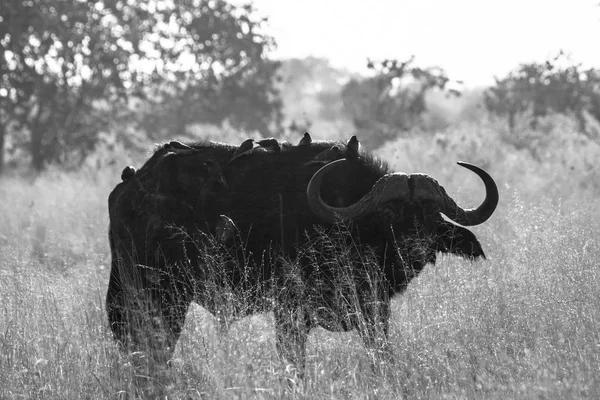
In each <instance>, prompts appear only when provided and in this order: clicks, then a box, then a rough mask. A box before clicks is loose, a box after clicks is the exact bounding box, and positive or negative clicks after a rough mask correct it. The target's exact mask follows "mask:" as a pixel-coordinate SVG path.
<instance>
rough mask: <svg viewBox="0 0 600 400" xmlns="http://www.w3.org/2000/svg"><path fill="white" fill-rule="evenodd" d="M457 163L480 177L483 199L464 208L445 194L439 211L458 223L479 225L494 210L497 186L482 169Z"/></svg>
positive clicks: (496, 200)
mask: <svg viewBox="0 0 600 400" xmlns="http://www.w3.org/2000/svg"><path fill="white" fill-rule="evenodd" d="M457 164H458V165H460V166H461V167H464V168H466V169H468V170H471V171H473V172H475V173H476V174H477V176H479V178H481V180H482V181H483V184H484V185H485V199H484V200H483V203H481V204H480V205H479V207H477V208H470V209H466V210H465V209H463V208H461V207H459V206H458V205H456V203H455V202H454V200H452V198H451V197H450V196H448V195H446V196H447V198H443V199H442V202H441V204H440V211H441V212H442V213H444V214H445V215H446V216H447V217H448V218H450V219H451V220H452V221H454V222H456V223H458V224H461V225H464V226H472V225H479V224H481V223H483V222H485V221H486V220H487V219H488V218H489V217H491V216H492V214H493V213H494V210H496V206H497V205H498V200H499V198H500V196H499V194H498V186H496V182H494V179H493V178H492V177H491V176H490V175H489V174H488V173H487V172H485V171H484V170H483V169H481V168H479V167H477V166H475V165H473V164H469V163H466V162H462V161H459V162H457Z"/></svg>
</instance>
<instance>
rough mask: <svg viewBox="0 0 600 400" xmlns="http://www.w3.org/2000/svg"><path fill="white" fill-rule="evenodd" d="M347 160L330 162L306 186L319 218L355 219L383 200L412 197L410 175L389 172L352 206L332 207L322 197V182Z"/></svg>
mask: <svg viewBox="0 0 600 400" xmlns="http://www.w3.org/2000/svg"><path fill="white" fill-rule="evenodd" d="M346 162H347V161H346V159H345V158H342V159H340V160H336V161H333V162H330V163H329V164H327V165H325V166H323V167H321V169H319V170H318V171H317V172H315V174H314V175H313V177H312V178H311V180H310V182H309V183H308V187H307V188H306V196H307V198H308V204H309V206H310V208H311V210H312V212H313V213H315V214H316V215H317V216H318V217H319V218H321V219H323V220H325V221H329V222H334V221H335V220H336V217H337V218H341V219H344V220H354V219H357V218H360V217H362V216H363V215H365V214H367V213H369V212H370V211H371V210H374V209H375V208H376V206H377V205H378V204H379V203H381V202H386V201H388V200H391V199H394V198H402V197H405V198H409V197H410V187H409V186H408V179H409V178H408V175H406V174H400V173H396V174H387V175H384V176H382V177H381V178H379V180H378V181H377V182H376V183H375V185H373V188H372V189H371V190H370V191H369V193H367V194H366V195H364V196H363V197H362V198H361V199H360V200H359V201H358V202H356V203H354V204H352V205H351V206H348V207H332V206H330V205H328V204H326V203H325V202H324V201H323V199H322V198H321V184H322V183H323V179H324V177H325V175H326V174H327V173H328V172H330V171H331V170H333V169H335V168H337V167H339V166H341V165H342V164H344V163H346Z"/></svg>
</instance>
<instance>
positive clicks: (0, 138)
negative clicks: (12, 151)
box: [0, 121, 6, 175]
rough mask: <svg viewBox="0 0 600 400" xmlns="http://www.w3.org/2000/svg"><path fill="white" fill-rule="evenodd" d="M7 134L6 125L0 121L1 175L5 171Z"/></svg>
mask: <svg viewBox="0 0 600 400" xmlns="http://www.w3.org/2000/svg"><path fill="white" fill-rule="evenodd" d="M5 136H6V125H5V124H3V123H2V122H1V121H0V175H2V174H3V173H4V146H5V140H4V138H5Z"/></svg>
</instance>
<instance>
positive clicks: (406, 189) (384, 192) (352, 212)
mask: <svg viewBox="0 0 600 400" xmlns="http://www.w3.org/2000/svg"><path fill="white" fill-rule="evenodd" d="M345 162H346V160H345V159H341V160H337V161H334V162H332V163H329V164H327V165H325V166H323V167H322V168H321V169H319V170H318V171H317V172H316V173H315V174H314V175H313V177H312V179H311V180H310V182H309V184H308V188H307V190H306V194H307V197H308V203H309V206H310V208H311V210H312V211H313V212H314V213H315V214H316V215H317V216H318V217H319V218H321V219H323V220H326V221H330V222H333V221H335V220H336V216H338V217H339V218H341V219H344V220H354V219H358V218H360V217H362V216H364V215H366V214H368V213H369V212H373V211H375V210H376V209H377V208H378V207H379V205H380V204H383V203H386V202H388V201H390V200H393V199H398V200H404V201H412V202H419V203H420V202H423V201H433V202H435V203H437V204H438V207H439V211H440V212H442V213H444V214H445V215H446V216H448V218H450V219H451V220H453V221H455V222H456V223H458V224H461V225H465V226H470V225H478V224H481V223H483V222H484V221H485V220H487V219H488V218H489V217H490V216H491V215H492V213H493V212H494V210H495V209H496V206H497V204H498V198H499V196H498V188H497V187H496V183H495V182H494V180H493V179H492V177H491V176H490V175H489V174H488V173H487V172H485V171H484V170H482V169H481V168H479V167H476V166H474V165H471V164H467V163H463V162H459V163H458V164H459V165H460V166H462V167H465V168H467V169H469V170H471V171H473V172H475V173H476V174H477V175H478V176H479V177H480V178H481V180H482V181H483V183H484V185H485V189H486V197H485V200H484V201H483V203H481V205H480V206H479V207H477V208H475V209H466V210H465V209H463V208H461V207H459V206H458V205H457V204H456V203H455V202H454V200H453V199H452V198H451V197H450V196H448V194H447V193H446V191H445V190H444V188H443V187H442V186H441V185H440V184H439V183H438V182H437V181H436V180H435V179H433V178H432V177H430V176H429V175H425V174H412V175H407V174H403V173H393V174H387V175H384V176H383V177H381V178H380V179H379V180H378V181H377V182H375V185H373V188H372V189H371V190H370V191H369V193H367V194H366V195H364V196H363V197H362V198H361V199H360V200H359V201H358V202H356V203H354V204H352V205H350V206H348V207H332V206H330V205H328V204H326V203H325V202H324V201H323V199H322V198H321V194H320V189H321V184H322V182H323V179H324V177H325V175H326V174H327V173H328V172H330V171H332V170H333V169H334V168H336V167H339V166H341V165H342V164H343V163H345Z"/></svg>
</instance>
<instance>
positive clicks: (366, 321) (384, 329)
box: [357, 300, 393, 367]
mask: <svg viewBox="0 0 600 400" xmlns="http://www.w3.org/2000/svg"><path fill="white" fill-rule="evenodd" d="M362 308H363V318H362V319H361V321H360V322H359V324H358V326H357V329H358V333H359V334H360V337H361V338H362V340H363V343H364V344H365V347H366V348H367V350H369V351H371V352H373V360H372V361H373V363H374V365H373V366H374V367H376V366H377V365H378V364H381V363H384V364H388V363H390V362H392V361H393V356H392V351H391V347H390V343H389V339H388V334H389V318H390V302H389V300H380V301H375V302H368V303H367V304H365V305H364V306H363V307H362Z"/></svg>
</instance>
